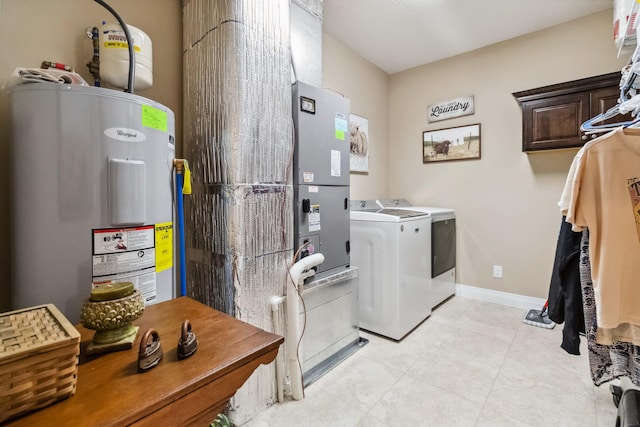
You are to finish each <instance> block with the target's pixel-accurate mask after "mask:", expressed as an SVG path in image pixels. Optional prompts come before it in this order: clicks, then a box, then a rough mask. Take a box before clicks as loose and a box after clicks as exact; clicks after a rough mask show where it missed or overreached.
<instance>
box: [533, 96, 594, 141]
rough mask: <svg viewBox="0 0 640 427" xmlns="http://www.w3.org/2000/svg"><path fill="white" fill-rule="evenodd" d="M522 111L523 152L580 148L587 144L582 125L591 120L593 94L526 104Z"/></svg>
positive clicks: (555, 97)
mask: <svg viewBox="0 0 640 427" xmlns="http://www.w3.org/2000/svg"><path fill="white" fill-rule="evenodd" d="M522 109H523V140H522V150H523V151H537V150H548V149H551V148H570V147H578V146H580V145H582V144H583V143H584V141H583V140H582V138H581V136H582V135H581V133H580V125H582V123H584V122H585V121H586V120H588V119H589V117H590V97H589V93H586V92H582V93H573V94H568V95H560V96H553V97H549V98H545V99H539V100H535V101H526V102H524V103H523V105H522Z"/></svg>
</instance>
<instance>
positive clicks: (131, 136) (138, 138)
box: [104, 128, 147, 142]
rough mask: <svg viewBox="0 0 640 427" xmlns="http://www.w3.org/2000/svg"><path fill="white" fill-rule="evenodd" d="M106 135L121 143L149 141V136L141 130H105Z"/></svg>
mask: <svg viewBox="0 0 640 427" xmlns="http://www.w3.org/2000/svg"><path fill="white" fill-rule="evenodd" d="M104 134H105V135H106V136H108V137H109V138H113V139H117V140H120V141H129V142H142V141H144V140H145V139H147V136H146V135H145V134H144V133H142V132H140V131H139V130H136V129H128V128H109V129H105V130H104Z"/></svg>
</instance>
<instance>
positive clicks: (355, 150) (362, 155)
mask: <svg viewBox="0 0 640 427" xmlns="http://www.w3.org/2000/svg"><path fill="white" fill-rule="evenodd" d="M349 140H350V149H349V170H350V171H351V172H364V173H368V172H369V150H370V149H371V145H370V143H369V119H367V118H365V117H361V116H358V115H356V114H350V115H349Z"/></svg>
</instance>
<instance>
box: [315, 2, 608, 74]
mask: <svg viewBox="0 0 640 427" xmlns="http://www.w3.org/2000/svg"><path fill="white" fill-rule="evenodd" d="M612 7H613V0H324V1H323V9H324V12H323V30H324V31H325V32H326V33H327V34H328V35H330V36H331V37H333V38H335V39H336V40H338V41H339V42H340V43H342V44H343V45H345V46H347V47H348V48H350V49H351V50H352V51H354V52H355V53H357V54H358V55H360V56H362V57H363V58H365V59H367V60H368V61H369V62H371V63H373V64H375V65H376V66H378V67H379V68H381V69H382V70H384V71H386V72H387V73H389V74H393V73H396V72H398V71H403V70H406V69H409V68H413V67H416V66H418V65H423V64H428V63H430V62H434V61H438V60H440V59H444V58H448V57H451V56H454V55H458V54H461V53H464V52H469V51H471V50H475V49H478V48H481V47H484V46H488V45H491V44H494V43H498V42H500V41H503V40H507V39H511V38H514V37H518V36H521V35H523V34H527V33H531V32H534V31H538V30H541V29H544V28H547V27H551V26H553V25H557V24H560V23H563V22H567V21H572V20H574V19H577V18H581V17H583V16H586V15H590V14H593V13H596V12H600V11H603V10H605V9H610V8H612ZM612 28H613V16H612ZM612 37H613V30H612Z"/></svg>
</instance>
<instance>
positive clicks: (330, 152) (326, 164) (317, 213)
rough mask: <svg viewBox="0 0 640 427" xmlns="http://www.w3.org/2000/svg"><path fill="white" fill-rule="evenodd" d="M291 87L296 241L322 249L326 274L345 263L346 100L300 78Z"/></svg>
mask: <svg viewBox="0 0 640 427" xmlns="http://www.w3.org/2000/svg"><path fill="white" fill-rule="evenodd" d="M292 89H293V90H292V93H293V104H292V106H293V121H294V127H295V150H294V161H293V166H294V175H293V184H294V209H295V212H294V233H295V237H294V247H295V249H298V248H300V247H302V246H303V245H305V244H306V246H304V248H303V249H302V250H301V252H300V257H303V256H307V255H310V254H312V253H316V252H320V253H322V254H323V255H324V257H325V261H324V263H323V264H321V265H320V266H318V271H317V273H316V274H317V276H319V277H324V276H326V275H327V274H331V273H335V272H339V271H340V270H343V269H345V268H347V267H348V266H349V250H350V249H349V100H348V99H346V98H344V97H342V96H339V95H337V94H334V93H331V92H328V91H325V90H323V89H320V88H316V87H314V86H311V85H308V84H306V83H302V82H296V83H295V84H294V85H293V88H292Z"/></svg>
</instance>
